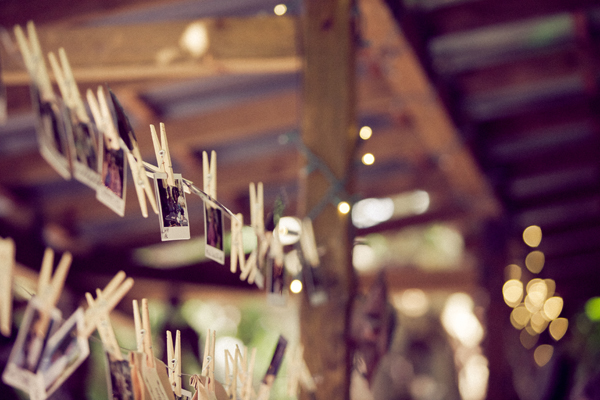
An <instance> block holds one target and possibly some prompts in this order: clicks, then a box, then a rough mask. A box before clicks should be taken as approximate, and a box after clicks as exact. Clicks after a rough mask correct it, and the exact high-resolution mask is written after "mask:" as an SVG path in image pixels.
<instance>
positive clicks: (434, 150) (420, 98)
mask: <svg viewBox="0 0 600 400" xmlns="http://www.w3.org/2000/svg"><path fill="white" fill-rule="evenodd" d="M358 3H359V7H360V9H361V16H362V32H363V34H364V38H365V39H366V41H367V42H368V43H370V47H369V51H370V52H371V55H372V57H373V60H376V62H377V63H378V64H379V65H380V68H381V71H383V72H384V73H385V74H386V76H387V79H388V81H389V83H390V86H391V88H392V90H393V92H394V93H395V94H396V96H397V97H398V100H399V101H402V100H404V106H403V111H402V112H403V113H404V114H405V115H406V118H408V119H409V120H411V122H412V124H413V126H414V129H415V133H416V134H417V135H419V138H420V140H421V143H422V144H423V146H424V147H425V149H427V151H428V152H429V153H430V155H431V158H432V159H433V160H436V161H437V162H438V165H439V167H440V168H441V170H442V171H443V172H444V173H445V174H446V176H447V178H448V181H449V182H450V184H451V186H452V187H453V192H454V195H455V196H456V197H460V198H463V199H465V201H466V202H468V203H470V204H471V205H472V214H473V216H474V218H481V217H486V216H491V215H498V213H499V210H500V205H499V203H498V201H497V200H496V199H495V198H494V196H493V194H492V191H491V188H490V187H489V184H488V183H487V182H486V180H485V178H484V177H483V175H482V173H481V171H480V170H479V167H478V166H477V164H476V162H475V160H474V158H473V156H472V155H471V154H470V153H469V151H468V149H467V148H466V146H465V145H463V144H462V143H461V140H460V137H459V134H458V132H457V131H456V129H455V127H454V124H453V121H452V120H451V118H450V116H449V115H448V113H447V111H446V110H445V109H444V106H443V104H442V102H441V100H440V99H439V97H438V96H437V94H436V92H435V90H434V88H433V87H432V85H431V84H430V82H429V80H428V78H427V76H426V74H425V71H424V70H423V67H422V66H421V65H420V64H419V61H418V59H417V57H416V56H415V54H414V52H413V51H412V49H411V47H410V45H409V43H408V41H407V40H406V39H405V37H404V36H403V34H402V32H401V31H400V30H399V28H398V27H397V26H396V24H395V22H394V20H393V18H392V16H391V14H390V11H389V10H388V8H387V7H386V6H385V4H384V3H383V1H381V0H360V1H359V2H358Z"/></svg>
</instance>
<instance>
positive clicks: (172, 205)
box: [154, 172, 190, 241]
mask: <svg viewBox="0 0 600 400" xmlns="http://www.w3.org/2000/svg"><path fill="white" fill-rule="evenodd" d="M173 177H174V178H175V179H174V180H175V185H172V186H171V185H169V183H168V179H167V174H166V173H163V172H156V173H155V174H154V190H155V194H156V198H157V199H158V208H159V214H158V219H159V221H160V237H161V240H163V241H167V240H183V239H189V238H190V222H189V216H188V207H187V202H186V199H185V193H184V191H183V181H182V178H181V174H173Z"/></svg>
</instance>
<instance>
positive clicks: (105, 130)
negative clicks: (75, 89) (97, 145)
mask: <svg viewBox="0 0 600 400" xmlns="http://www.w3.org/2000/svg"><path fill="white" fill-rule="evenodd" d="M97 93H98V97H97V98H96V96H94V92H92V90H91V89H88V91H87V93H86V97H87V101H88V104H89V105H90V111H91V112H92V116H93V117H94V121H95V122H96V126H97V127H98V130H100V131H101V132H102V134H103V136H104V144H105V145H106V146H107V148H109V149H112V150H119V149H120V148H121V145H120V142H119V134H118V132H117V127H116V124H115V121H114V119H113V117H112V113H111V112H110V108H109V107H108V102H107V101H106V96H105V95H104V89H103V88H102V86H98V90H97Z"/></svg>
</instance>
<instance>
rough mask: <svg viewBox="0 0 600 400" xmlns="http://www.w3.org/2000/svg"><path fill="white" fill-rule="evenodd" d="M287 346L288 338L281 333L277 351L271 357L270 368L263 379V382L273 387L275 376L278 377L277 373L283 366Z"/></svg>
mask: <svg viewBox="0 0 600 400" xmlns="http://www.w3.org/2000/svg"><path fill="white" fill-rule="evenodd" d="M286 347H287V340H286V338H284V337H283V336H281V335H279V340H277V346H276V347H275V352H274V353H273V358H272V359H271V364H270V365H269V369H267V373H266V374H265V377H264V378H263V380H262V383H263V384H265V385H267V386H268V387H271V386H272V385H273V382H274V381H275V378H276V377H277V373H278V372H279V368H281V364H282V361H283V355H284V354H285V349H286Z"/></svg>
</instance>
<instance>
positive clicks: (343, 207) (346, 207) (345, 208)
mask: <svg viewBox="0 0 600 400" xmlns="http://www.w3.org/2000/svg"><path fill="white" fill-rule="evenodd" d="M338 211H339V212H340V213H342V214H348V213H349V212H350V204H348V202H346V201H342V202H340V203H338Z"/></svg>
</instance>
